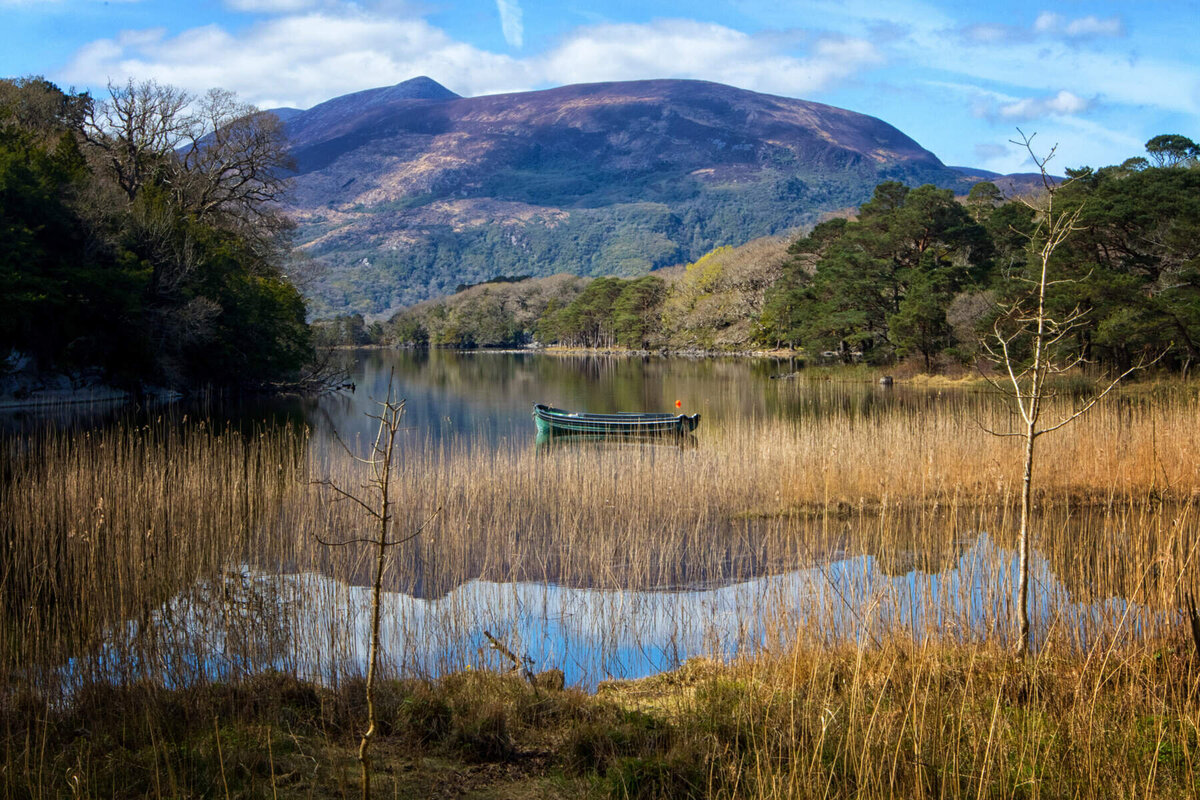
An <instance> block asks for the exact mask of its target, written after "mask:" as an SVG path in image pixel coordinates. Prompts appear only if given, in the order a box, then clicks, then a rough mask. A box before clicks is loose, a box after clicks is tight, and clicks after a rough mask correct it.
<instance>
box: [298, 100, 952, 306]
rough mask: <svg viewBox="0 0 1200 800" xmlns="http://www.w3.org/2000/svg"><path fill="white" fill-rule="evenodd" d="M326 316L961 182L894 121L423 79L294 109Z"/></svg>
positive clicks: (804, 105)
mask: <svg viewBox="0 0 1200 800" xmlns="http://www.w3.org/2000/svg"><path fill="white" fill-rule="evenodd" d="M287 125H288V130H289V134H290V135H291V137H292V152H293V155H294V157H295V159H296V162H297V178H296V191H295V200H294V207H293V209H292V211H293V214H294V216H295V218H296V220H297V221H298V223H299V225H300V228H299V235H300V241H301V243H302V244H303V245H304V247H305V248H306V249H307V250H308V251H309V252H311V253H312V254H313V255H315V256H318V257H320V258H321V259H322V260H323V261H325V262H327V263H328V264H329V265H330V270H329V272H328V274H327V275H326V277H325V278H324V279H323V280H322V281H321V282H320V283H319V285H318V286H317V287H316V290H315V293H314V300H315V307H316V309H317V312H318V313H330V312H339V311H344V310H356V311H363V312H367V313H379V312H385V311H388V310H390V309H394V308H396V307H398V306H401V305H408V304H411V303H413V302H416V301H419V300H422V299H425V298H428V297H432V296H436V295H439V294H444V293H447V292H450V291H453V288H454V286H456V285H457V284H460V283H475V282H478V281H481V280H484V279H487V278H490V277H494V276H496V275H502V274H531V275H550V274H555V273H558V272H564V271H569V272H575V273H577V274H583V275H598V274H618V275H634V274H640V273H644V272H646V271H648V270H650V269H654V268H657V267H661V266H666V265H669V264H673V263H679V262H681V261H686V260H690V259H694V258H696V257H698V256H699V255H702V254H703V253H704V252H707V251H708V250H710V249H711V248H712V247H715V246H718V245H722V244H739V243H741V242H744V241H747V240H749V239H751V238H754V237H757V236H762V235H768V234H775V233H782V232H786V231H789V230H792V229H795V228H798V227H800V226H803V225H805V224H808V223H811V222H812V221H814V220H815V219H817V218H818V217H819V216H820V215H821V214H822V213H824V212H827V211H830V210H833V209H837V208H844V207H846V206H853V205H856V204H858V203H860V202H861V201H863V200H864V199H866V198H867V197H869V196H870V193H871V191H872V189H873V188H874V186H875V185H876V184H877V183H878V182H880V181H882V180H887V179H897V180H903V181H905V182H908V183H913V184H916V183H925V182H933V183H937V184H939V185H943V186H952V187H954V188H956V189H961V190H962V191H965V187H967V186H969V184H967V183H965V182H964V179H963V177H962V175H961V174H960V173H959V172H957V171H955V170H953V169H950V168H948V167H946V166H945V165H943V164H942V163H941V162H940V161H939V160H938V159H937V157H936V156H934V155H933V154H932V153H930V152H929V151H927V150H925V149H923V148H922V147H921V146H920V145H918V144H917V143H916V142H914V141H913V140H912V139H910V138H909V137H907V136H905V135H904V134H903V133H901V132H900V131H899V130H897V129H896V128H894V127H892V126H891V125H888V124H887V123H885V122H883V121H881V120H878V119H875V118H874V117H869V116H865V115H862V114H857V113H854V112H851V111H846V110H844V109H839V108H834V107H832V106H826V105H822V104H819V103H810V102H806V101H803V100H795V99H791V98H786V97H777V96H772V95H764V94H759V93H755V92H749V91H745V90H741V89H735V88H732V87H729V86H723V85H720V84H715V83H706V82H702V81H677V80H652V81H634V82H625V83H602V84H586V85H578V86H564V87H560V88H557V89H548V90H544V91H537V92H523V93H514V94H504V95H492V96H486V97H473V98H464V97H458V96H457V95H454V94H453V93H452V92H450V91H449V90H446V89H444V88H443V87H441V86H440V85H438V84H436V83H435V82H433V81H430V80H429V79H421V78H418V79H414V80H413V81H406V82H405V83H402V84H399V85H398V86H395V87H390V88H386V89H374V90H370V91H366V92H359V93H356V94H353V95H346V96H345V97H339V98H336V99H334V100H331V101H329V102H327V103H323V104H321V105H320V106H316V107H314V108H313V109H310V110H309V111H306V112H303V113H301V114H299V115H295V116H293V117H292V118H291V119H289V120H288V121H287Z"/></svg>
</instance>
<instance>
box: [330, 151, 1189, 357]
mask: <svg viewBox="0 0 1200 800" xmlns="http://www.w3.org/2000/svg"><path fill="white" fill-rule="evenodd" d="M1146 150H1147V152H1146V155H1145V156H1135V157H1132V158H1130V159H1128V160H1127V161H1125V162H1124V163H1122V164H1121V165H1117V166H1108V167H1102V168H1099V169H1091V168H1081V169H1068V170H1067V171H1066V176H1065V177H1064V178H1061V179H1055V186H1054V189H1055V195H1056V203H1057V204H1058V208H1059V210H1060V211H1061V212H1062V213H1064V214H1070V213H1072V212H1073V211H1074V210H1076V209H1079V216H1078V219H1077V221H1076V225H1075V228H1076V229H1075V230H1074V231H1072V233H1071V235H1070V236H1069V237H1068V239H1067V240H1066V242H1065V243H1064V244H1063V245H1062V247H1060V248H1058V249H1057V250H1056V252H1055V253H1054V258H1053V260H1052V263H1051V265H1050V266H1051V271H1052V274H1051V275H1050V276H1049V280H1050V292H1049V296H1048V298H1047V308H1048V310H1049V311H1050V312H1051V313H1056V314H1058V315H1062V316H1065V315H1066V314H1067V313H1069V312H1070V311H1071V310H1072V309H1081V310H1085V311H1086V315H1085V316H1084V318H1083V320H1082V324H1080V325H1079V326H1077V327H1076V328H1075V329H1074V330H1073V331H1072V333H1071V337H1070V341H1069V342H1067V344H1068V345H1069V347H1070V349H1071V350H1072V351H1073V352H1074V353H1075V354H1077V355H1078V356H1080V357H1082V358H1084V359H1085V360H1087V361H1090V362H1093V363H1096V364H1098V365H1100V367H1101V368H1104V369H1110V370H1111V369H1123V368H1126V367H1127V366H1128V365H1130V364H1132V363H1134V362H1135V361H1136V360H1137V359H1138V358H1139V357H1141V356H1142V355H1143V354H1145V353H1153V354H1155V355H1159V354H1161V355H1162V358H1161V361H1160V362H1159V363H1160V365H1161V366H1162V367H1163V368H1165V369H1167V370H1170V371H1174V372H1180V373H1185V374H1186V373H1187V372H1188V371H1189V369H1190V367H1191V365H1192V364H1193V363H1194V361H1195V358H1196V355H1197V353H1198V349H1197V348H1198V347H1200V191H1198V190H1200V168H1198V167H1197V156H1198V154H1200V149H1198V148H1197V146H1196V145H1195V144H1194V143H1193V142H1192V141H1191V140H1190V139H1187V138H1185V137H1182V136H1176V135H1172V136H1159V137H1155V138H1154V139H1152V140H1150V142H1148V143H1147V148H1146ZM1029 199H1031V198H1028V197H1021V196H1016V197H1006V196H1005V194H1004V192H1003V190H1002V188H1001V187H998V186H997V185H995V184H993V183H989V182H982V183H979V184H976V186H975V187H974V188H973V189H972V190H971V192H970V194H969V195H968V196H966V197H955V196H954V195H953V194H952V193H951V192H950V191H949V190H945V189H938V188H936V187H933V186H928V185H926V186H920V187H916V188H909V187H907V186H904V185H903V184H900V183H896V182H885V183H882V184H880V185H879V186H878V187H876V189H875V193H874V196H873V197H872V198H871V200H870V201H869V202H867V203H865V204H864V205H863V206H862V207H861V208H860V209H859V210H858V213H857V216H855V217H836V218H832V219H829V220H827V221H825V222H822V223H820V224H819V225H817V226H816V227H815V228H814V229H813V230H812V231H810V232H809V233H807V234H806V235H803V236H800V237H798V238H795V239H793V240H790V241H789V240H787V239H783V238H772V239H760V240H755V241H752V242H749V243H748V244H745V245H742V246H739V247H720V248H718V249H716V250H714V251H712V252H710V253H708V254H707V255H705V256H704V257H703V258H700V259H699V260H697V261H696V262H694V263H691V264H688V265H686V266H680V267H674V268H670V269H665V270H660V271H656V272H654V273H651V274H650V275H647V276H643V277H640V278H629V279H621V278H611V277H610V278H595V279H588V278H580V277H576V276H573V275H565V274H564V275H556V276H553V277H550V278H538V279H527V278H522V277H520V276H508V277H505V276H502V277H500V278H497V279H495V280H492V281H488V282H485V283H483V284H477V285H474V286H460V287H459V291H458V292H457V293H456V294H454V295H452V296H450V297H446V298H442V299H438V300H432V301H427V302H425V303H421V304H419V305H416V306H413V307H411V308H407V309H403V310H401V311H399V312H398V313H396V314H394V315H393V316H391V317H390V318H389V319H386V320H377V321H374V322H367V321H365V320H364V319H363V318H362V317H361V316H360V315H353V316H344V317H339V318H335V319H331V320H324V321H321V322H319V323H317V325H316V326H315V327H316V335H317V338H318V340H319V341H322V342H327V343H339V344H359V345H365V344H383V345H392V346H417V347H424V346H429V347H458V348H474V347H520V346H528V345H530V344H531V343H533V344H540V345H561V346H565V347H581V348H602V349H603V348H625V349H630V350H671V351H707V352H748V351H762V350H778V349H783V350H792V351H799V352H800V353H802V354H803V355H804V356H805V357H806V358H808V359H810V360H812V361H813V362H818V363H819V362H824V363H847V364H848V363H866V364H874V365H895V364H896V363H898V362H900V361H905V360H907V361H911V362H915V363H916V364H917V365H918V366H919V368H920V369H921V370H923V371H926V372H934V371H938V370H940V369H942V368H945V367H948V366H951V365H955V364H962V365H970V364H972V363H974V362H975V361H976V360H977V359H978V357H979V355H980V341H981V339H983V338H985V337H986V336H987V334H988V333H989V332H990V331H992V330H993V326H994V325H995V324H996V322H997V320H998V318H999V317H1000V315H1001V313H1002V312H1001V310H1000V309H1002V308H1004V307H1006V306H1008V305H1010V304H1011V300H1012V299H1013V298H1014V297H1018V296H1021V295H1022V294H1023V293H1024V292H1026V291H1027V289H1028V283H1027V278H1028V276H1027V275H1026V273H1025V268H1026V267H1027V265H1028V255H1029V253H1028V251H1029V248H1030V242H1031V236H1032V234H1033V232H1034V230H1035V228H1036V226H1037V225H1038V223H1039V221H1040V220H1039V217H1038V213H1037V211H1036V210H1035V209H1034V208H1033V207H1032V205H1036V204H1030V203H1027V202H1025V201H1026V200H1029Z"/></svg>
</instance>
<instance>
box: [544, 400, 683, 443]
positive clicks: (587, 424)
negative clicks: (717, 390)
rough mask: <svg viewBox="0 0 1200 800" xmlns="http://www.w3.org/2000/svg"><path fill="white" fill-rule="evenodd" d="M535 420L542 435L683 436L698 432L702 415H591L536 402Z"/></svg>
mask: <svg viewBox="0 0 1200 800" xmlns="http://www.w3.org/2000/svg"><path fill="white" fill-rule="evenodd" d="M533 421H534V423H535V424H536V425H537V430H538V435H539V436H640V437H660V436H684V435H685V434H688V433H691V432H692V431H694V430H696V426H697V425H699V424H700V415H699V414H692V415H690V416H688V415H687V414H677V415H676V414H631V413H626V414H589V413H587V412H584V411H565V410H563V409H561V408H553V407H551V406H547V405H544V404H542V403H537V404H535V405H534V407H533Z"/></svg>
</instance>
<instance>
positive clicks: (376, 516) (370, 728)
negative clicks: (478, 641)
mask: <svg viewBox="0 0 1200 800" xmlns="http://www.w3.org/2000/svg"><path fill="white" fill-rule="evenodd" d="M392 386H393V383H392V381H391V380H389V381H388V395H387V399H386V400H383V401H380V402H379V407H380V413H379V414H372V415H369V416H370V418H371V419H374V420H377V421H378V422H379V428H378V430H377V432H376V435H375V442H374V443H373V444H372V445H371V450H370V453H369V454H368V455H367V457H366V458H360V457H359V456H357V455H356V454H355V453H353V452H352V451H351V450H350V448H349V447H346V445H345V443H344V442H343V443H342V444H343V447H345V449H346V453H347V454H348V455H349V456H350V457H351V458H353V459H354V460H355V461H357V462H359V463H361V464H363V465H365V466H366V467H367V469H369V471H370V477H369V479H368V480H367V482H366V484H365V485H364V488H366V489H369V490H370V494H369V495H368V496H366V497H364V496H360V495H358V494H356V493H354V492H351V491H349V490H347V489H343V488H342V487H340V486H338V485H337V484H336V483H334V482H333V481H332V480H329V479H325V480H320V481H316V483H317V484H318V485H321V486H325V487H327V488H329V489H330V490H331V491H332V492H333V493H334V495H335V497H336V499H339V500H348V501H350V502H351V503H354V504H355V505H357V506H358V507H359V508H360V509H361V510H362V511H363V513H364V514H366V516H367V517H368V518H369V519H370V520H371V521H372V523H373V526H374V529H375V532H374V534H373V535H370V536H367V537H359V538H352V539H344V540H339V541H326V540H324V539H321V538H320V537H318V541H319V542H320V543H321V544H322V545H325V546H327V547H346V546H350V545H360V544H366V545H369V546H370V547H372V548H373V549H374V556H375V571H374V580H373V583H372V586H371V641H370V645H369V649H368V654H367V681H366V695H367V728H366V730H365V731H364V732H363V735H362V739H361V740H360V741H359V745H358V763H359V766H360V767H361V769H362V797H363V800H370V797H371V755H370V748H371V742H372V740H373V739H374V737H375V733H376V730H377V726H376V717H375V678H376V674H377V672H378V667H379V649H380V648H379V623H380V617H381V613H382V605H381V602H380V601H381V598H382V594H383V574H384V571H385V569H386V568H387V557H388V552H389V551H390V550H391V548H393V547H396V546H398V545H402V544H404V543H405V542H409V541H412V540H413V539H415V538H416V537H417V536H419V535H421V532H422V531H423V530H424V529H425V527H426V526H427V525H428V524H429V523H430V522H431V521H432V520H433V518H434V517H436V516H437V515H438V514H439V513H440V512H441V510H442V509H441V507H440V506H439V507H438V508H437V509H436V510H434V512H433V514H431V515H430V516H429V518H428V519H427V520H425V522H424V523H423V524H422V525H421V526H420V527H418V528H417V529H416V530H413V531H409V532H406V533H405V534H403V535H401V536H400V537H398V538H392V535H393V534H392V522H393V519H394V512H393V510H392V509H393V506H394V501H393V499H392V475H393V469H394V468H395V462H396V457H397V451H396V437H397V435H398V434H399V433H400V430H401V421H402V420H403V418H404V408H405V401H404V400H396V399H395V396H394V394H393V391H394V390H393V388H392ZM338 441H339V442H340V441H341V440H340V439H339V440H338Z"/></svg>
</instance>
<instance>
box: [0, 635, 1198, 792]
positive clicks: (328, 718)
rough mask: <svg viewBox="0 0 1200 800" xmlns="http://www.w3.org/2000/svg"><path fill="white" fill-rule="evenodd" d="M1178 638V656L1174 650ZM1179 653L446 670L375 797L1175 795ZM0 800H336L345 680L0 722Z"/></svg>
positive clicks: (291, 682) (1192, 784)
mask: <svg viewBox="0 0 1200 800" xmlns="http://www.w3.org/2000/svg"><path fill="white" fill-rule="evenodd" d="M1176 645H1180V646H1176ZM1195 667H1196V659H1195V656H1194V654H1193V653H1192V651H1191V645H1190V644H1188V645H1187V646H1186V647H1183V646H1182V643H1181V642H1180V643H1174V642H1155V643H1154V644H1153V645H1139V646H1137V647H1119V648H1118V647H1097V648H1095V649H1093V650H1091V651H1089V652H1087V653H1072V654H1066V653H1058V652H1043V654H1042V655H1041V656H1039V657H1038V658H1037V659H1035V660H1033V661H1031V662H1029V663H1018V662H1014V661H1013V659H1012V658H1011V656H1010V655H1008V654H1007V653H1005V652H1000V651H997V650H996V649H994V648H991V647H988V646H986V645H977V646H950V647H948V646H943V645H932V644H927V645H925V646H920V647H917V646H913V644H912V643H911V642H906V641H890V642H887V643H884V644H883V645H882V646H879V647H871V648H854V647H838V648H832V649H831V648H828V647H824V646H813V645H806V644H800V645H797V646H796V647H794V648H792V649H791V650H790V651H788V652H786V653H780V654H776V655H772V656H760V657H758V658H756V659H754V660H752V661H749V662H745V663H738V664H734V665H728V666H719V665H715V664H712V663H711V662H703V661H694V662H689V663H688V664H686V665H685V666H684V667H683V668H681V669H679V670H678V671H675V672H672V673H669V674H664V675H660V676H657V677H654V678H651V679H647V680H643V681H637V682H630V683H623V684H621V683H618V684H612V685H605V686H602V687H601V689H600V691H599V692H598V693H596V694H594V695H587V694H584V693H582V692H579V691H577V690H571V689H567V690H565V691H561V690H557V689H553V688H538V687H535V686H532V685H530V684H528V683H526V682H524V681H522V680H521V679H519V678H517V677H511V676H501V675H496V674H490V673H477V672H465V673H457V674H453V675H448V676H446V677H444V678H442V679H440V680H438V681H415V680H408V681H392V682H389V683H387V684H385V685H384V686H383V687H381V692H380V696H381V701H380V709H379V715H380V720H381V725H382V738H381V739H380V740H379V742H378V743H377V754H378V756H377V760H376V778H375V780H374V787H375V791H376V793H377V795H378V796H397V797H508V798H515V797H554V798H572V797H595V798H635V797H636V798H652V797H653V798H656V797H668V798H691V797H728V798H733V797H749V798H768V797H770V798H783V797H847V798H848V797H870V798H875V797H879V798H882V797H953V798H956V797H971V798H973V797H1047V798H1058V797H1064V798H1065V797H1112V798H1118V797H1180V798H1182V797H1193V796H1195V793H1196V792H1197V791H1198V790H1200V773H1198V772H1197V763H1196V762H1197V751H1196V748H1197V723H1198V722H1200V701H1198V700H1197V689H1198V688H1200V686H1198V685H1197V671H1196V668H1195ZM4 712H5V713H4V728H3V762H2V764H3V770H2V771H0V792H2V793H3V796H5V797H37V796H41V797H53V796H64V797H65V796H73V797H222V796H238V797H346V796H354V795H356V794H357V792H358V773H357V769H356V765H355V762H354V754H355V747H356V742H357V731H358V727H359V726H360V725H361V721H362V719H363V709H362V687H361V684H359V683H357V682H350V683H347V684H345V685H343V686H341V687H340V688H338V689H336V690H335V689H329V688H323V687H319V686H315V685H312V684H306V683H303V682H299V681H296V680H295V679H293V678H289V677H286V676H283V675H279V674H268V675H260V676H258V677H256V678H253V679H250V680H247V681H244V682H238V683H234V684H216V685H213V684H205V685H200V686H195V687H192V688H188V689H180V690H175V691H168V690H164V689H162V688H159V687H154V686H152V685H145V684H143V685H137V686H132V687H127V688H121V689H116V688H110V687H103V686H97V687H92V688H90V689H89V690H88V691H86V692H84V693H82V694H81V695H80V696H79V697H78V698H77V700H76V702H75V703H74V704H73V705H72V706H71V707H70V709H69V710H63V709H52V708H47V707H45V706H44V705H41V704H40V703H37V702H33V701H31V700H29V699H28V698H26V699H22V698H20V697H17V698H12V699H11V700H10V702H9V703H7V704H6V705H5V707H4Z"/></svg>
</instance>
